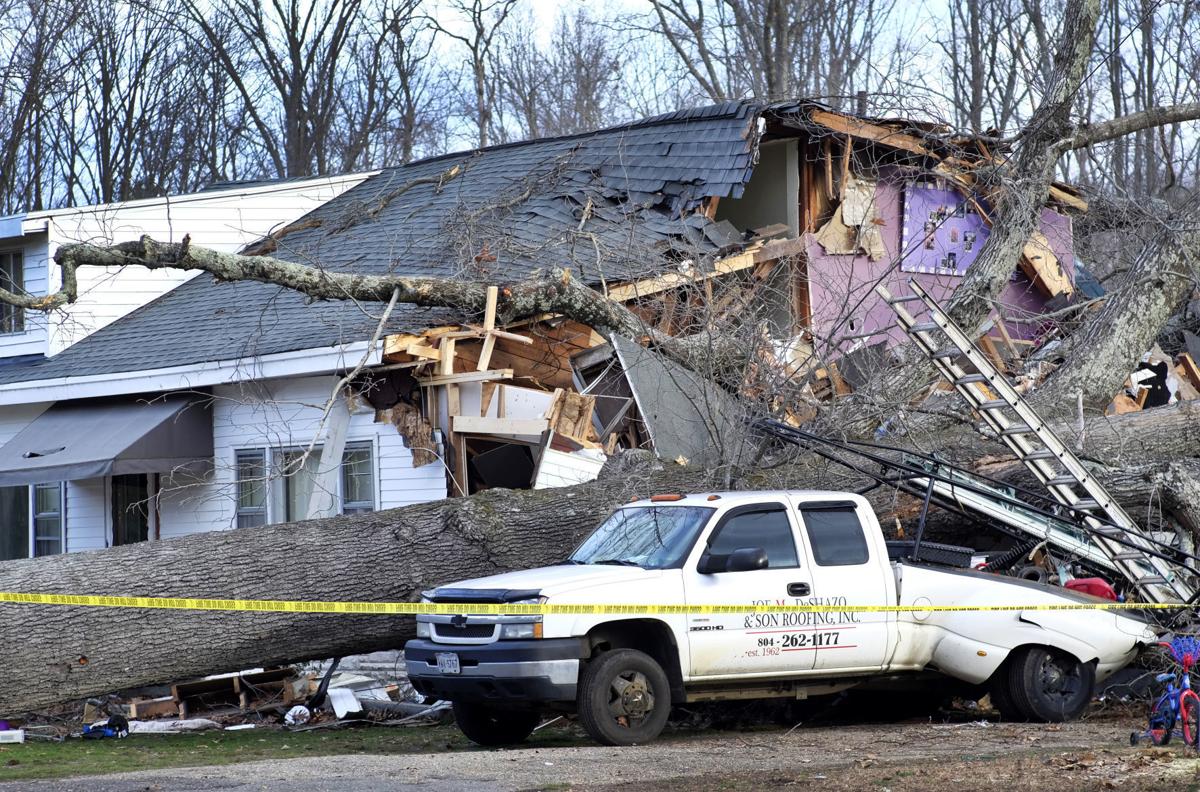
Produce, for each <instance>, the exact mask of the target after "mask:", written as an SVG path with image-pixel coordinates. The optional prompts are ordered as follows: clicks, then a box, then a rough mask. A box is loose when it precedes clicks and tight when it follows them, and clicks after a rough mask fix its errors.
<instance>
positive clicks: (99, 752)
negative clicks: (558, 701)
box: [0, 726, 566, 781]
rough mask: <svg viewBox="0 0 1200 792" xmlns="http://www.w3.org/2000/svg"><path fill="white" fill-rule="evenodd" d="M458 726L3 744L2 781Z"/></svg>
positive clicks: (175, 763)
mask: <svg viewBox="0 0 1200 792" xmlns="http://www.w3.org/2000/svg"><path fill="white" fill-rule="evenodd" d="M546 732H551V733H550V734H545V733H543V734H541V735H539V737H538V738H535V739H534V740H532V741H531V744H539V743H545V744H548V745H549V744H554V743H560V744H561V742H562V741H563V740H565V739H566V733H565V732H563V731H555V730H554V729H553V727H551V728H548V729H546ZM470 746H471V743H470V742H468V741H467V739H466V738H465V737H463V736H462V733H461V732H459V731H458V729H456V728H454V727H453V726H437V727H415V728H405V727H395V728H389V727H382V726H380V727H362V728H341V729H318V730H313V731H308V732H285V731H278V730H275V729H248V730H246V731H234V732H219V731H213V732H201V733H198V734H169V735H155V734H142V735H137V734H135V735H133V736H131V737H127V738H125V739H123V740H113V739H106V740H83V739H79V738H70V739H68V740H66V741H65V742H61V743H55V742H49V741H46V740H33V741H30V742H26V743H24V744H23V745H0V781H16V780H20V779H31V778H70V777H72V776H84V775H101V774H105V773H121V772H127V771H131V770H154V769H161V768H168V767H191V766H196V765H226V764H234V763H237V762H252V761H255V760H258V759H286V758H290V757H298V756H329V755H334V754H387V753H431V752H439V751H454V750H469V749H470Z"/></svg>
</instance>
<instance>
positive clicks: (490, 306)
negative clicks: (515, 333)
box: [476, 286, 500, 371]
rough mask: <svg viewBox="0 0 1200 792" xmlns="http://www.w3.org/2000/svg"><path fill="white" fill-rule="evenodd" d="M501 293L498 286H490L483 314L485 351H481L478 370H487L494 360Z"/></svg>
mask: <svg viewBox="0 0 1200 792" xmlns="http://www.w3.org/2000/svg"><path fill="white" fill-rule="evenodd" d="M499 294H500V290H499V289H498V288H497V287H495V286H488V290H487V307H486V308H485V309H484V314H483V332H484V333H485V334H486V338H484V339H483V351H482V352H480V353H479V364H478V365H477V366H476V370H477V371H487V369H488V366H489V365H490V364H491V362H492V350H493V349H495V348H496V336H495V335H493V332H494V331H495V329H496V299H497V297H498V296H499Z"/></svg>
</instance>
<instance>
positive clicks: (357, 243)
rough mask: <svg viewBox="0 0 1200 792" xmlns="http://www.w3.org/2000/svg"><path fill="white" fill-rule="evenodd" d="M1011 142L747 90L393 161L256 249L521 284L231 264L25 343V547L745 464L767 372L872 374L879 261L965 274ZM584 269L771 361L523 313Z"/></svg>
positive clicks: (592, 278) (666, 321)
mask: <svg viewBox="0 0 1200 792" xmlns="http://www.w3.org/2000/svg"><path fill="white" fill-rule="evenodd" d="M994 156H995V153H994V152H990V151H988V150H987V149H986V148H984V147H983V146H982V145H980V144H975V143H971V142H969V141H955V140H952V139H950V138H948V137H947V134H946V132H945V130H943V129H940V128H937V127H934V126H930V125H921V124H917V123H912V122H906V121H901V120H886V119H883V120H881V119H866V118H858V117H854V116H851V115H847V114H844V113H840V112H835V111H833V110H831V109H829V108H827V107H825V106H823V105H820V104H817V103H813V102H789V103H781V104H774V105H761V104H755V103H749V102H729V103H725V104H721V105H717V106H712V107H705V108H699V109H693V110H685V111H680V112H676V113H671V114H667V115H663V116H658V117H655V118H650V119H646V120H643V121H639V122H636V123H632V124H628V125H624V126H620V127H614V128H611V129H606V130H601V131H597V132H591V133H587V134H582V135H575V136H570V137H563V138H554V139H543V140H533V141H527V142H522V143H514V144H508V145H502V146H494V147H491V148H488V149H483V150H479V151H469V152H462V153H457V154H451V155H446V156H442V157H437V158H432V159H427V160H423V161H419V162H414V163H409V164H407V165H402V166H399V167H395V168H389V169H386V170H383V171H381V172H379V173H377V174H375V175H372V176H371V177H370V178H368V179H366V180H365V181H363V182H362V183H360V184H358V185H357V186H354V187H352V188H351V189H348V190H346V191H345V192H344V193H342V194H340V195H338V196H337V197H336V198H334V199H333V200H330V201H328V202H327V203H324V204H322V205H320V206H319V207H317V208H315V209H313V210H312V211H311V212H309V213H308V214H306V215H304V216H303V217H302V218H300V219H299V220H297V221H295V222H292V223H290V224H287V225H285V226H283V227H281V228H279V230H277V231H275V232H274V233H272V234H270V235H267V236H264V237H262V238H261V239H258V240H257V241H255V242H254V243H252V244H250V245H249V246H248V247H247V248H245V250H244V252H245V253H246V254H248V255H270V256H272V257H275V258H279V259H284V260H293V261H297V262H303V263H307V264H314V265H319V266H320V267H322V268H327V269H329V270H332V271H339V272H354V273H361V274H372V273H391V274H402V275H407V276H412V277H414V278H442V279H451V280H453V281H458V282H471V283H483V284H494V286H492V287H491V288H489V289H488V293H487V298H486V305H487V307H486V309H485V310H484V311H483V312H481V313H480V314H478V315H476V314H471V315H467V314H464V313H463V312H461V311H458V310H454V309H450V308H421V307H416V306H413V305H409V304H405V303H399V304H394V305H390V306H388V305H384V304H355V303H351V302H348V301H327V302H322V301H318V302H313V301H310V300H309V299H308V298H306V297H304V296H302V295H300V294H298V293H296V292H293V291H290V290H287V289H284V288H281V287H279V286H274V285H268V284H263V283H258V282H251V281H240V282H232V283H230V282H219V281H217V280H216V279H214V278H212V277H210V276H207V275H204V276H199V277H194V278H191V279H189V280H187V281H186V282H184V283H182V284H181V285H178V286H176V287H175V288H173V289H172V290H170V291H169V292H167V293H165V294H163V295H161V296H159V297H157V299H154V300H153V301H151V302H149V303H148V304H146V305H143V306H141V307H139V308H137V309H136V310H133V311H132V312H130V313H128V314H127V315H124V316H122V317H120V318H118V319H116V320H115V321H112V322H111V323H110V324H108V325H107V326H104V327H102V328H101V329H99V330H97V331H96V332H93V333H91V334H90V335H88V336H87V337H85V338H83V339H82V340H79V341H78V342H76V343H74V344H72V345H70V346H67V347H66V348H65V349H62V350H61V351H57V352H56V354H53V355H51V356H49V357H45V358H40V357H39V358H37V359H33V360H20V361H14V362H12V363H11V364H10V365H5V366H2V367H0V443H2V445H0V496H2V497H3V499H4V500H3V502H4V503H10V504H18V506H14V507H13V508H10V509H8V510H7V511H6V513H5V514H4V516H3V517H2V518H0V519H3V522H2V523H0V531H2V532H3V538H2V539H0V548H3V552H4V553H5V554H6V555H3V556H0V557H16V556H21V555H25V554H42V553H50V552H63V551H74V550H86V549H92V548H98V547H105V546H109V545H114V544H123V543H128V542H134V541H143V540H147V539H160V538H168V537H172V536H179V535H183V534H188V533H194V532H199V531H209V530H220V529H228V528H233V527H249V526H255V525H263V524H267V523H276V522H284V521H291V520H298V519H306V518H312V517H318V516H329V515H332V514H338V513H353V512H358V511H366V510H373V509H382V508H391V507H395V506H401V505H406V504H410V503H415V502H420V501H428V500H435V499H440V498H444V497H447V496H454V495H461V494H469V493H472V492H476V491H479V490H482V489H487V488H491V487H552V486H561V485H565V484H571V483H576V482H580V481H586V480H590V479H592V478H594V477H595V476H596V475H597V474H598V472H599V469H600V467H601V466H602V465H603V463H604V462H605V460H606V459H607V458H608V456H609V455H611V454H612V453H613V452H614V450H615V449H617V448H630V447H644V448H649V449H651V450H653V451H654V452H655V453H657V454H658V455H659V456H660V457H663V458H665V459H667V460H673V461H675V462H676V463H678V464H692V465H704V466H710V467H711V466H718V465H722V464H730V463H736V462H738V461H739V460H740V459H742V455H743V454H744V453H745V452H746V450H745V449H743V448H742V447H741V442H742V441H741V439H740V438H741V437H742V435H743V434H744V432H743V430H742V422H741V414H740V411H741V410H743V409H744V406H743V404H742V400H741V399H739V398H738V395H752V396H755V397H756V398H762V399H766V400H768V401H770V400H771V399H773V398H777V393H778V391H777V389H776V388H775V387H774V386H773V385H772V384H771V383H773V382H774V383H778V382H782V381H789V382H794V383H795V382H800V383H804V387H805V388H806V390H805V393H806V394H807V395H808V396H810V397H811V398H819V397H821V396H822V395H825V394H837V393H844V392H847V391H848V390H850V389H852V388H853V387H854V386H855V382H856V381H857V380H858V379H861V378H862V377H863V376H864V372H868V371H869V370H870V366H871V360H872V355H878V354H882V352H883V350H886V348H887V347H888V345H890V344H891V343H894V341H895V340H897V338H898V336H895V335H893V334H892V331H891V330H890V329H889V328H891V326H892V323H891V320H890V316H891V314H890V311H888V309H887V307H886V306H884V305H881V304H879V302H878V298H877V297H875V296H874V292H873V288H874V286H875V285H876V284H879V283H885V284H889V285H890V284H892V283H900V282H903V281H904V280H905V279H907V278H915V279H917V280H918V281H920V282H921V283H922V284H923V285H925V286H926V287H927V288H928V289H929V290H930V291H931V292H932V293H933V294H934V296H935V297H938V298H941V297H943V296H945V295H946V294H949V293H950V292H952V291H953V290H954V289H955V288H956V286H957V284H958V283H959V282H960V281H961V278H962V276H963V274H964V273H965V272H966V271H967V269H968V268H969V267H970V266H971V262H972V260H973V259H974V256H975V255H976V254H977V252H978V250H979V248H980V247H981V246H982V244H983V241H984V240H985V239H986V236H987V234H988V228H989V222H990V218H989V207H988V205H987V202H986V196H985V195H983V194H982V193H981V191H980V190H979V189H977V187H976V184H975V180H974V176H973V173H974V171H975V170H976V169H977V168H981V167H984V166H986V165H987V164H988V163H990V162H993V161H994V160H993V157H994ZM1084 210H1086V205H1085V204H1084V202H1083V201H1082V200H1081V199H1080V198H1079V197H1078V195H1076V193H1075V192H1074V191H1072V190H1071V189H1070V188H1068V187H1066V186H1063V185H1057V186H1056V187H1055V188H1054V190H1053V191H1052V194H1051V196H1050V201H1049V202H1048V204H1047V206H1046V207H1045V209H1044V210H1043V212H1042V222H1041V228H1040V230H1039V231H1038V232H1037V233H1035V234H1034V236H1033V237H1032V238H1031V239H1030V242H1029V245H1028V246H1027V248H1026V251H1025V256H1024V259H1023V261H1022V266H1021V268H1020V270H1019V271H1018V272H1014V274H1013V278H1012V282H1011V284H1010V286H1009V289H1008V292H1007V293H1006V295H1005V299H1004V300H1003V303H1002V305H1001V306H1000V308H999V310H998V312H997V316H996V317H995V319H994V321H993V322H992V323H991V324H990V326H989V327H988V328H985V329H984V336H983V338H982V339H981V340H982V341H983V342H984V343H985V344H986V345H993V346H994V349H995V353H996V355H997V359H998V360H1001V359H1003V358H1004V357H1005V355H1009V354H1017V353H1019V352H1020V349H1021V346H1022V345H1023V344H1024V345H1027V344H1029V343H1030V341H1031V340H1032V339H1033V338H1035V337H1036V336H1037V334H1038V332H1039V328H1040V324H1039V320H1038V316H1039V315H1040V314H1042V313H1044V312H1045V311H1046V310H1047V306H1052V307H1053V306H1056V305H1058V304H1060V303H1062V302H1063V301H1066V300H1069V299H1070V298H1071V295H1072V293H1073V292H1074V291H1075V262H1074V260H1073V253H1072V244H1071V213H1073V212H1080V211H1084ZM177 231H188V232H190V233H191V235H192V239H193V241H194V242H195V244H197V245H201V246H205V245H208V244H209V242H208V240H207V239H205V238H204V236H203V229H201V228H191V229H177ZM556 268H561V269H566V270H569V271H570V273H571V276H572V278H574V279H575V280H577V281H579V282H582V283H584V284H586V285H587V286H589V287H590V288H592V289H594V290H595V291H596V292H598V293H600V294H602V295H604V297H605V298H606V299H607V300H610V301H615V302H619V303H621V304H623V305H625V306H626V307H628V308H629V309H630V310H631V311H633V312H634V313H635V314H636V315H637V316H638V317H639V318H640V319H641V321H642V322H643V323H644V328H645V333H644V334H643V336H642V338H640V339H637V340H642V341H649V342H652V343H651V344H650V345H651V346H656V345H657V342H656V339H658V340H662V339H671V338H674V337H676V336H683V335H693V334H695V332H696V331H697V330H698V329H700V328H719V329H721V330H722V335H723V337H725V338H732V339H735V340H737V341H738V343H739V344H742V345H743V346H744V351H745V352H746V355H747V359H748V360H749V365H748V366H746V368H747V369H748V370H753V371H756V372H758V373H759V374H762V373H763V372H766V373H767V374H769V375H770V376H766V377H759V379H757V380H755V381H753V382H751V381H749V380H748V379H746V378H744V377H743V376H742V375H741V374H739V375H738V376H737V377H736V378H732V380H731V378H729V377H726V376H724V373H725V372H724V367H725V365H726V363H725V361H726V360H728V358H727V357H726V352H725V350H724V349H723V348H722V349H716V348H715V347H714V349H713V350H711V351H710V354H707V355H704V357H706V358H707V359H709V360H710V361H711V362H712V366H713V368H712V370H710V371H699V370H698V367H696V366H690V367H686V366H683V365H681V364H680V363H679V362H678V359H677V356H676V359H672V356H670V355H666V354H658V353H657V352H655V351H653V350H652V349H649V348H647V346H646V345H644V344H638V343H635V342H634V341H632V340H627V339H622V338H620V337H613V338H608V337H606V336H605V335H603V334H601V333H599V332H597V331H596V330H595V329H594V328H593V327H591V326H588V325H587V324H583V323H580V322H578V321H573V320H568V319H565V318H564V317H561V316H555V315H543V316H534V317H528V316H524V317H508V316H506V311H505V291H506V287H505V284H513V283H517V282H521V281H525V280H528V279H533V278H546V277H550V273H552V272H553V271H554V270H555V269H556ZM31 288H37V287H36V285H35V286H33V287H31ZM751 347H753V349H751ZM743 362H745V361H743ZM775 406H776V407H779V409H780V411H781V412H782V413H784V414H786V415H788V416H790V417H791V418H792V419H793V420H795V421H799V420H802V419H803V417H804V411H803V410H802V409H800V408H799V407H798V406H796V405H792V404H782V405H775ZM55 493H57V494H55ZM19 504H25V512H24V515H23V516H22V515H20V514H17V512H18V511H19V510H20V508H19Z"/></svg>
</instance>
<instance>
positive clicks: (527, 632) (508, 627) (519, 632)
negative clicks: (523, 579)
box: [500, 597, 546, 641]
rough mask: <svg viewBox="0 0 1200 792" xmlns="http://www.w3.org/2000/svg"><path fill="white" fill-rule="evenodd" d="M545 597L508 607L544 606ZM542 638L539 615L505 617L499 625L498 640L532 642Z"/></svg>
mask: <svg viewBox="0 0 1200 792" xmlns="http://www.w3.org/2000/svg"><path fill="white" fill-rule="evenodd" d="M545 602H546V598H545V597H530V598H528V599H523V600H516V601H515V602H510V603H509V604H510V605H544V604H545ZM541 637H542V616H541V614H540V613H539V614H530V615H528V616H506V617H504V620H503V621H502V622H501V623H500V640H502V641H503V640H508V641H515V640H532V639H537V638H541Z"/></svg>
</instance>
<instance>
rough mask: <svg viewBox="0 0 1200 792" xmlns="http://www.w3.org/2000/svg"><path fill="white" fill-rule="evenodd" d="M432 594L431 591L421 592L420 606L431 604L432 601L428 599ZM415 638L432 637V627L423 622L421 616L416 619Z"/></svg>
mask: <svg viewBox="0 0 1200 792" xmlns="http://www.w3.org/2000/svg"><path fill="white" fill-rule="evenodd" d="M432 593H433V592H432V591H422V592H421V600H420V602H421V604H422V605H424V604H426V603H429V602H433V600H432V599H430V595H431V594H432ZM417 637H418V638H432V637H433V627H432V626H431V625H430V624H429V622H427V621H423V620H422V617H421V616H418V617H417Z"/></svg>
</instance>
